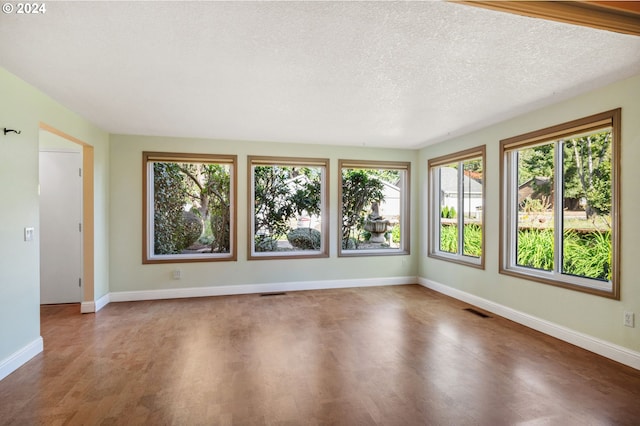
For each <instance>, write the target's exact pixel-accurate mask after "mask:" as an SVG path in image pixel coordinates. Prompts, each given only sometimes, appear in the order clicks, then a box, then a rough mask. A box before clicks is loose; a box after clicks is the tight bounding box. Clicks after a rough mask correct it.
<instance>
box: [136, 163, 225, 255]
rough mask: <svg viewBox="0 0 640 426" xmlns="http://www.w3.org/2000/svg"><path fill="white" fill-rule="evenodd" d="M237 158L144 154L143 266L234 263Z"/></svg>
mask: <svg viewBox="0 0 640 426" xmlns="http://www.w3.org/2000/svg"><path fill="white" fill-rule="evenodd" d="M235 164H236V157H235V156H216V155H207V154H179V153H158V152H144V153H143V167H144V174H143V193H144V197H143V204H144V210H145V214H144V219H145V220H144V222H145V223H144V232H143V247H144V252H143V253H144V254H143V263H158V262H193V261H212V260H233V259H235V256H236V254H235V253H236V252H235V241H234V238H235V220H233V218H234V214H235V213H234V210H235V206H234V202H235V201H234V198H235V196H234V186H235Z"/></svg>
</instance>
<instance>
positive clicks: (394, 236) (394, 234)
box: [391, 225, 400, 244]
mask: <svg viewBox="0 0 640 426" xmlns="http://www.w3.org/2000/svg"><path fill="white" fill-rule="evenodd" d="M391 241H393V242H394V243H396V244H398V243H400V225H396V226H394V227H393V229H392V230H391Z"/></svg>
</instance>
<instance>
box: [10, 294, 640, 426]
mask: <svg viewBox="0 0 640 426" xmlns="http://www.w3.org/2000/svg"><path fill="white" fill-rule="evenodd" d="M467 307H468V306H467V305H465V304H463V303H460V302H458V301H456V300H453V299H450V298H447V297H446V296H442V295H440V294H438V293H435V292H432V291H430V290H428V289H425V288H422V287H419V286H397V287H378V288H361V289H345V290H322V291H305V292H294V293H288V294H286V295H280V296H278V295H273V296H267V297H260V296H259V295H243V296H228V297H214V298H199V299H182V300H167V301H150V302H135V303H112V304H110V305H108V306H107V307H105V308H104V309H103V310H102V311H100V312H98V313H97V314H95V315H91V314H90V315H80V314H79V313H78V310H79V308H78V306H77V305H76V306H64V305H63V306H50V307H43V308H42V336H43V338H44V342H45V349H44V353H43V354H40V355H38V356H37V357H35V358H34V359H33V360H32V361H30V362H28V363H27V364H26V365H25V366H23V367H21V368H20V369H18V370H17V371H16V372H14V373H13V374H11V375H9V376H8V377H7V378H5V379H4V380H3V381H0V424H2V425H5V424H7V425H32V424H46V425H63V424H65V425H66V424H69V425H77V424H83V425H93V424H96V425H115V424H122V425H125V424H126V425H137V424H140V425H143V424H144V425H165V424H171V425H225V424H236V425H261V424H268V425H315V424H326V425H334V424H335V425H340V424H341V425H513V424H524V425H563V426H564V425H581V426H582V425H640V371H638V370H634V369H632V368H629V367H625V366H623V365H620V364H617V363H615V362H613V361H609V360H607V359H604V358H602V357H600V356H597V355H595V354H592V353H590V352H587V351H584V350H582V349H579V348H577V347H574V346H571V345H569V344H566V343H563V342H560V341H558V340H556V339H553V338H551V337H548V336H545V335H543V334H540V333H537V332H535V331H532V330H530V329H527V328H525V327H522V326H520V325H517V324H515V323H513V322H510V321H508V320H505V319H502V318H499V317H490V318H482V317H480V316H477V315H475V314H474V313H471V312H469V311H466V310H464V308H467Z"/></svg>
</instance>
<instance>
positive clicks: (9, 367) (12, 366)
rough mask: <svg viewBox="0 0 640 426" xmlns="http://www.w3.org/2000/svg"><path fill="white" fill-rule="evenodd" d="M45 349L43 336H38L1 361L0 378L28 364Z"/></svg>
mask: <svg viewBox="0 0 640 426" xmlns="http://www.w3.org/2000/svg"><path fill="white" fill-rule="evenodd" d="M43 349H44V343H43V340H42V337H38V338H37V339H35V340H34V341H33V342H31V343H29V344H28V345H27V346H25V347H24V348H22V349H20V350H19V351H17V352H15V353H13V354H12V355H10V356H9V357H7V358H5V359H3V360H2V361H0V380H2V379H4V378H5V377H7V376H8V375H9V374H11V373H13V372H14V371H16V370H17V369H18V368H20V367H22V366H23V365H24V364H26V363H27V362H28V361H29V360H30V359H31V358H33V357H34V356H36V355H38V354H39V353H40V352H42V350H43Z"/></svg>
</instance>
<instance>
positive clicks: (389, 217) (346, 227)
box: [338, 160, 410, 256]
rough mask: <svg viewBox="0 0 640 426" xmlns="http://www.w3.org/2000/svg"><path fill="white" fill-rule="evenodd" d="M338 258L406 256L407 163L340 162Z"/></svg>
mask: <svg viewBox="0 0 640 426" xmlns="http://www.w3.org/2000/svg"><path fill="white" fill-rule="evenodd" d="M339 167H340V186H339V188H340V193H339V199H340V211H341V213H342V220H341V223H340V236H341V238H340V242H339V250H338V253H339V254H340V256H372V255H394V254H409V235H410V232H409V175H410V163H406V162H380V161H358V160H340V161H339Z"/></svg>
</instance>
